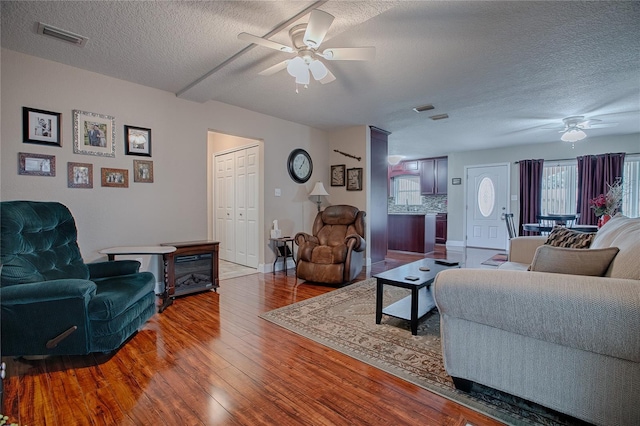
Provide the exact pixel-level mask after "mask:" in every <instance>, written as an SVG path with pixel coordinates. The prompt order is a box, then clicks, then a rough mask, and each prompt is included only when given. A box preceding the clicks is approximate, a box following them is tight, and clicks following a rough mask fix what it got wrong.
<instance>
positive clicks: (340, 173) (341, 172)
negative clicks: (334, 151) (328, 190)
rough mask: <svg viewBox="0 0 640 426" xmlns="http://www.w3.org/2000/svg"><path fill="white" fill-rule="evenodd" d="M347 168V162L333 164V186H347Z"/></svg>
mask: <svg viewBox="0 0 640 426" xmlns="http://www.w3.org/2000/svg"><path fill="white" fill-rule="evenodd" d="M346 169H347V166H346V165H345V164H336V165H333V166H331V186H345V175H346Z"/></svg>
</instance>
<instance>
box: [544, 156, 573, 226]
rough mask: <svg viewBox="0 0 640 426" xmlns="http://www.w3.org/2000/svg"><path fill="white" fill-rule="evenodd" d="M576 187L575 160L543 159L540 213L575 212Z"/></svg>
mask: <svg viewBox="0 0 640 426" xmlns="http://www.w3.org/2000/svg"><path fill="white" fill-rule="evenodd" d="M577 188H578V162H577V161H545V162H544V167H543V169H542V200H541V210H542V214H543V215H547V214H576V208H577V203H578V192H577Z"/></svg>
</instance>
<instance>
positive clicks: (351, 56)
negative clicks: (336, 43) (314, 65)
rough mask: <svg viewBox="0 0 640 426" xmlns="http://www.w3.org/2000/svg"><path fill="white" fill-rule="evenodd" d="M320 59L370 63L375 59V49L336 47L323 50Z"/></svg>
mask: <svg viewBox="0 0 640 426" xmlns="http://www.w3.org/2000/svg"><path fill="white" fill-rule="evenodd" d="M322 57H323V58H325V59H327V60H329V61H370V60H372V59H374V58H375V57H376V48H375V47H336V48H331V49H325V50H324V52H322Z"/></svg>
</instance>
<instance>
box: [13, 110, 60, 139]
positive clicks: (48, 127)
mask: <svg viewBox="0 0 640 426" xmlns="http://www.w3.org/2000/svg"><path fill="white" fill-rule="evenodd" d="M61 117H62V114H61V113H59V112H53V111H45V110H42V109H35V108H29V107H22V140H23V142H24V143H37V144H40V145H49V146H58V147H61V146H62V132H61V128H60V119H61Z"/></svg>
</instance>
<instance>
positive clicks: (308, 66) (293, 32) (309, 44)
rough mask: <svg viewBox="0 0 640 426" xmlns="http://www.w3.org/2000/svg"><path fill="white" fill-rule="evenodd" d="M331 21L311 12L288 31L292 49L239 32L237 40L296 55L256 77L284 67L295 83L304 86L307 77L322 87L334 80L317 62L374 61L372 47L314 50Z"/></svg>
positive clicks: (319, 11)
mask: <svg viewBox="0 0 640 426" xmlns="http://www.w3.org/2000/svg"><path fill="white" fill-rule="evenodd" d="M334 19H335V18H334V17H333V15H330V14H328V13H327V12H323V11H321V10H318V9H314V10H312V11H311V14H310V16H309V22H308V23H306V24H298V25H295V26H293V27H291V29H290V30H289V37H290V38H291V44H292V45H293V47H290V46H286V45H284V44H280V43H276V42H274V41H271V40H267V39H264V38H262V37H258V36H255V35H252V34H248V33H240V34H238V38H239V39H240V40H244V41H249V42H251V43H255V44H259V45H260V46H264V47H268V48H270V49H274V50H277V51H279V52H284V53H295V54H296V56H295V57H293V58H291V59H287V60H285V61H282V62H280V63H278V64H276V65H274V66H272V67H269V68H267V69H265V70H264V71H262V72H260V73H259V74H260V75H272V74H275V73H277V72H278V71H281V70H283V69H285V68H286V69H287V72H288V73H289V74H290V75H291V76H293V77H295V79H296V83H297V84H303V85H305V86H307V85H308V84H309V82H310V81H311V77H310V76H311V75H312V76H313V78H314V80H316V81H319V82H320V83H322V84H326V83H330V82H332V81H334V80H335V79H336V77H335V76H334V75H333V74H332V73H331V71H329V69H328V68H327V67H326V65H325V64H324V62H322V61H321V60H320V59H326V60H327V61H342V60H346V61H368V60H371V59H373V58H375V54H376V49H375V47H339V48H329V49H325V50H323V51H322V52H320V51H318V49H319V47H320V44H321V43H322V41H323V40H324V37H325V35H326V34H327V31H328V30H329V27H330V26H331V23H332V22H333V20H334ZM296 91H297V90H296Z"/></svg>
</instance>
